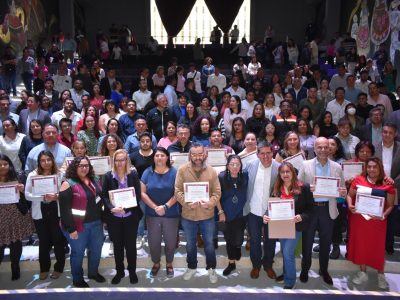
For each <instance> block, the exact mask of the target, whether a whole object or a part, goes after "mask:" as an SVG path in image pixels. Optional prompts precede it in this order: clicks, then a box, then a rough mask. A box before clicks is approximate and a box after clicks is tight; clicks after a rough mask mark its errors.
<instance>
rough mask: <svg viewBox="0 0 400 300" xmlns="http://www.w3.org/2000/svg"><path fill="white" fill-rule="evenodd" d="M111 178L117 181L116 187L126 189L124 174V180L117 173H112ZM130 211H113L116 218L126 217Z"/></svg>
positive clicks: (126, 180) (126, 178) (126, 182)
mask: <svg viewBox="0 0 400 300" xmlns="http://www.w3.org/2000/svg"><path fill="white" fill-rule="evenodd" d="M112 175H113V178H114V179H116V180H117V181H118V189H126V188H128V176H126V175H125V178H124V182H122V180H121V179H120V178H119V176H118V174H117V173H114V172H113V173H112ZM131 214H132V213H131V212H130V211H128V212H127V213H113V215H114V216H115V217H118V218H126V217H129V216H130V215H131Z"/></svg>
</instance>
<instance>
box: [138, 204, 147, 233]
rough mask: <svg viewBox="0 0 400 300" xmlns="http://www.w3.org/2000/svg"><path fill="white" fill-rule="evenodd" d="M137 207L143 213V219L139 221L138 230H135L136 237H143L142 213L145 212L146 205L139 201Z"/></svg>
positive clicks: (143, 220) (143, 222)
mask: <svg viewBox="0 0 400 300" xmlns="http://www.w3.org/2000/svg"><path fill="white" fill-rule="evenodd" d="M139 206H140V209H141V210H142V212H143V217H142V218H141V219H140V221H139V227H138V230H137V236H141V237H143V236H144V224H145V215H144V212H145V210H146V204H145V203H144V202H143V201H140V202H139Z"/></svg>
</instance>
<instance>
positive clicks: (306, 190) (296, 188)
mask: <svg viewBox="0 0 400 300" xmlns="http://www.w3.org/2000/svg"><path fill="white" fill-rule="evenodd" d="M278 172H279V176H278V179H277V181H276V183H275V186H274V195H276V196H278V197H280V198H281V199H294V208H295V212H294V215H295V216H294V219H293V221H294V222H295V223H296V237H295V238H294V239H279V241H280V243H281V251H282V256H283V275H280V276H278V277H277V278H276V281H277V282H284V284H285V285H284V289H293V288H294V285H295V283H296V258H295V254H294V253H295V248H296V245H297V242H298V241H299V239H300V238H301V233H302V231H304V230H306V229H307V226H308V224H309V220H310V217H311V216H312V214H313V208H314V200H313V195H312V193H311V191H310V185H309V184H308V183H302V182H301V181H299V180H297V174H296V169H295V168H294V167H293V166H292V164H291V163H289V162H283V163H282V164H281V165H280V166H279V169H278ZM263 221H264V223H268V222H270V221H271V218H270V217H269V216H267V215H264V217H263Z"/></svg>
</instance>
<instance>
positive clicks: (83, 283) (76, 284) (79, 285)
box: [72, 280, 89, 288]
mask: <svg viewBox="0 0 400 300" xmlns="http://www.w3.org/2000/svg"><path fill="white" fill-rule="evenodd" d="M72 285H73V286H74V287H77V288H88V287H89V285H88V284H87V283H86V281H85V280H82V281H77V282H76V281H74V282H72Z"/></svg>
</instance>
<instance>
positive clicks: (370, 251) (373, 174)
mask: <svg viewBox="0 0 400 300" xmlns="http://www.w3.org/2000/svg"><path fill="white" fill-rule="evenodd" d="M384 177H385V172H384V169H383V164H382V161H381V160H380V159H379V158H376V157H373V158H369V159H367V161H366V168H365V170H364V172H363V173H362V175H361V176H358V177H356V178H355V179H354V180H353V182H352V183H351V187H350V190H349V194H348V195H347V205H348V207H349V210H350V214H349V235H348V243H347V259H348V260H350V261H352V262H353V263H355V264H357V265H360V271H359V272H358V273H357V275H356V276H355V277H354V278H353V280H352V281H353V283H355V284H362V283H364V282H366V281H367V280H368V275H367V273H366V270H367V266H369V267H371V268H374V269H376V270H378V286H379V288H380V289H385V290H386V289H388V288H389V285H388V283H387V281H386V279H385V275H384V265H385V240H386V228H387V220H386V218H387V216H388V215H389V213H390V212H391V211H392V209H393V205H394V198H395V188H394V186H393V185H392V184H386V183H385V180H384ZM356 193H363V194H365V193H367V194H370V195H372V196H379V197H384V198H385V203H384V208H383V214H382V216H372V215H364V214H360V213H358V212H357V211H356V207H355V200H356V196H357V195H356Z"/></svg>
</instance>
